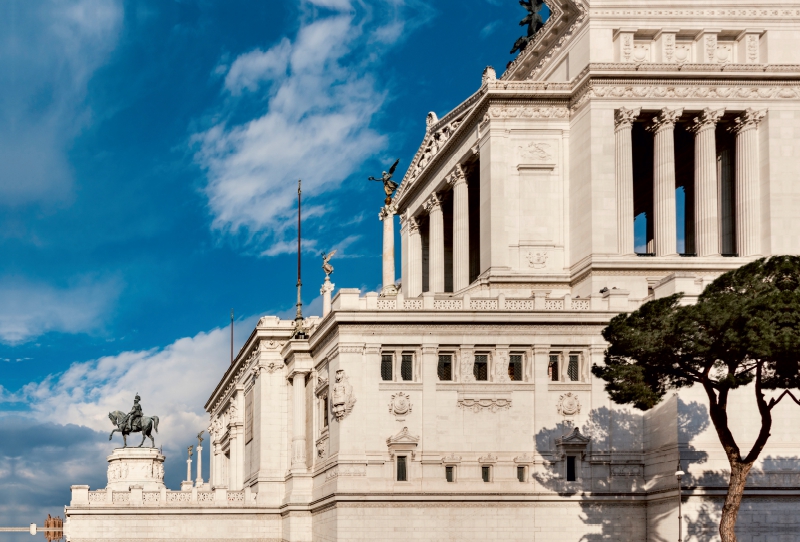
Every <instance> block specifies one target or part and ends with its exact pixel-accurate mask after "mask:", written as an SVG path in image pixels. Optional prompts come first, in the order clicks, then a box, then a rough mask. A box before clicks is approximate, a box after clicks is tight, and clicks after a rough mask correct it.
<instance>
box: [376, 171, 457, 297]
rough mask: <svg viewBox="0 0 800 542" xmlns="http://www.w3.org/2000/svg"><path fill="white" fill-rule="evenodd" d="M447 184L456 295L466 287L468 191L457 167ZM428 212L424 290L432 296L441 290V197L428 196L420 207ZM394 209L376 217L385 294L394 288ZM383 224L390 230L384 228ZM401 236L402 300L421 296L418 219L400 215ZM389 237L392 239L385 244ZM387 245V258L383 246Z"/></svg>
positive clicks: (436, 194) (443, 271)
mask: <svg viewBox="0 0 800 542" xmlns="http://www.w3.org/2000/svg"><path fill="white" fill-rule="evenodd" d="M446 181H447V184H448V185H449V186H450V187H451V188H452V196H453V291H454V292H458V291H460V290H462V289H464V288H466V287H467V286H469V190H468V188H467V178H466V175H465V174H464V170H463V168H462V167H461V166H460V165H457V166H456V167H455V169H454V170H453V171H452V173H451V174H450V175H448V176H447V179H446ZM422 207H423V209H424V210H425V211H426V212H427V213H428V220H429V237H428V241H429V242H428V271H429V272H428V290H429V291H430V292H434V293H443V292H444V291H445V246H444V245H445V239H444V237H445V236H444V226H445V225H444V213H443V212H442V195H441V194H438V193H434V194H432V195H431V196H430V197H429V198H428V199H427V200H426V201H425V203H424V204H423V206H422ZM393 217H394V210H393V209H392V208H391V207H388V206H387V207H384V208H383V209H382V210H381V215H380V218H381V220H383V223H384V228H383V246H384V256H383V292H384V294H388V293H390V292H391V291H392V287H393V286H394V251H393V249H394V226H393V223H392V220H393ZM387 223H388V224H390V227H387ZM400 231H401V235H402V237H403V240H404V249H405V246H407V247H408V253H407V256H406V257H407V266H408V267H407V273H408V276H407V277H406V276H404V277H403V279H404V280H405V281H406V282H407V283H406V284H404V285H403V291H404V293H405V295H406V297H418V296H419V295H420V294H422V276H423V254H422V236H421V234H420V219H419V218H418V217H415V216H410V215H404V216H401V230H400ZM389 237H391V238H392V240H391V241H388V238H389ZM390 243H391V247H392V253H391V256H389V255H388V254H387V251H386V247H387V246H389V244H390Z"/></svg>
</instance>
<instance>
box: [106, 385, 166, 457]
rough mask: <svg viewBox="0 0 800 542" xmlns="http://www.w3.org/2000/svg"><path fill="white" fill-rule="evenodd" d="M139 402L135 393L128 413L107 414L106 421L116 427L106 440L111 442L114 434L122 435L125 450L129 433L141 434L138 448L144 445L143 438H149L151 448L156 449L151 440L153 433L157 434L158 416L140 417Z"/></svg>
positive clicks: (117, 411) (154, 443) (140, 408)
mask: <svg viewBox="0 0 800 542" xmlns="http://www.w3.org/2000/svg"><path fill="white" fill-rule="evenodd" d="M139 401H141V397H139V394H138V393H137V394H136V397H135V398H134V399H133V408H131V411H130V412H128V413H127V414H125V413H124V412H122V411H121V410H115V411H114V412H109V413H108V419H109V420H111V423H113V424H114V425H115V426H116V429H114V430H113V431H111V434H110V435H108V440H111V437H113V436H114V433H116V432H117V431H119V432H120V433H122V442H123V444H124V447H125V448H127V447H128V435H130V434H131V433H141V434H142V442H141V443H140V444H139V448H141V447H142V444H144V439H145V438H150V442H151V443H152V444H153V448H155V447H156V441H155V440H154V439H153V431H155V432H156V433H158V416H144V415H142V406H141V405H140V404H139Z"/></svg>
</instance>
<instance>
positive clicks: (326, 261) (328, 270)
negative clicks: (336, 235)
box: [322, 250, 336, 280]
mask: <svg viewBox="0 0 800 542" xmlns="http://www.w3.org/2000/svg"><path fill="white" fill-rule="evenodd" d="M335 255H336V251H335V250H332V251H331V252H330V253H328V254H325V253H324V252H323V253H322V270H323V271H325V280H328V278H329V277H330V276H331V274H332V273H333V266H332V265H331V264H330V261H331V258H333V257H334V256H335Z"/></svg>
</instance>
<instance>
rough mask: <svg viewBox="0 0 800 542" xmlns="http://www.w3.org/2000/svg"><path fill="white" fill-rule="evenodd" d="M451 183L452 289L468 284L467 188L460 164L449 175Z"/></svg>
mask: <svg viewBox="0 0 800 542" xmlns="http://www.w3.org/2000/svg"><path fill="white" fill-rule="evenodd" d="M451 182H452V183H453V291H454V292H459V291H461V290H463V289H464V288H466V287H467V286H469V189H468V187H467V178H466V177H465V176H464V170H462V169H461V166H456V169H455V171H454V172H453V174H452V175H451Z"/></svg>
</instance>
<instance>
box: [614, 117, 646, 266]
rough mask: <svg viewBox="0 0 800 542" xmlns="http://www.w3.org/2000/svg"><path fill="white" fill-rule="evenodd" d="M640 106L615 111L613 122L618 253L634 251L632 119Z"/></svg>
mask: <svg viewBox="0 0 800 542" xmlns="http://www.w3.org/2000/svg"><path fill="white" fill-rule="evenodd" d="M640 112H641V108H636V109H626V108H624V107H622V108H620V109H619V111H617V113H616V115H615V118H614V122H615V124H616V127H615V130H614V134H615V136H614V137H615V139H616V172H617V250H618V251H619V254H621V255H625V254H633V253H634V246H633V245H634V239H633V219H634V216H633V142H632V141H631V131H632V128H633V121H634V120H635V119H636V117H638V116H639V113H640Z"/></svg>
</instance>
